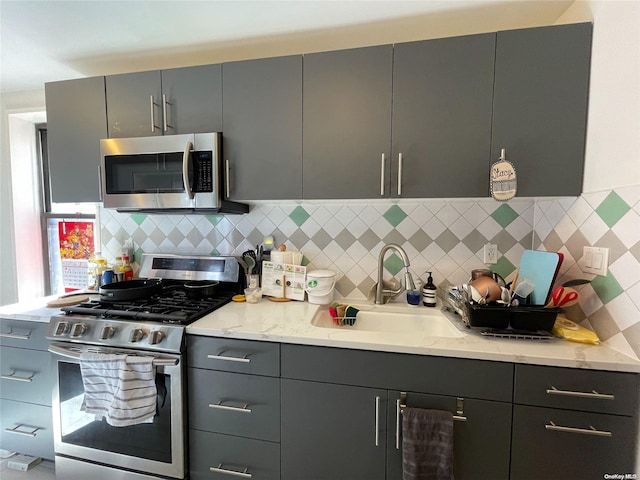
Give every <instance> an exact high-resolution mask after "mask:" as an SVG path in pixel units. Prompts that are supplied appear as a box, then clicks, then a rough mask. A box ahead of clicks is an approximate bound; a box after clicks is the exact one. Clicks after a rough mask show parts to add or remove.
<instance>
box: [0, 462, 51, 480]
mask: <svg viewBox="0 0 640 480" xmlns="http://www.w3.org/2000/svg"><path fill="white" fill-rule="evenodd" d="M0 478H2V480H55V478H56V472H55V468H54V463H53V462H52V461H49V460H43V461H42V462H40V463H39V464H38V465H36V466H35V467H33V468H32V469H31V470H29V471H28V472H19V471H18V470H10V469H8V468H5V469H4V470H2V471H1V472H0Z"/></svg>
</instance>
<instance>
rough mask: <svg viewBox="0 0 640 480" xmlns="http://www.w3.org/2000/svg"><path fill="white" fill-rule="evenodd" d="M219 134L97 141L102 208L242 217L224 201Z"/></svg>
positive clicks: (238, 206)
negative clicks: (221, 214)
mask: <svg viewBox="0 0 640 480" xmlns="http://www.w3.org/2000/svg"><path fill="white" fill-rule="evenodd" d="M221 148H222V134H221V133H218V132H215V133H193V134H187V135H165V136H157V137H137V138H107V139H103V140H100V154H101V157H102V160H101V164H100V167H101V172H100V181H101V190H102V201H103V202H104V207H105V208H113V209H116V210H118V211H127V212H157V213H246V212H248V211H249V206H248V205H246V204H243V203H238V202H232V201H229V200H228V199H227V198H226V197H228V190H229V188H228V187H229V185H228V177H227V176H226V174H228V172H225V171H224V170H223V168H222V161H221Z"/></svg>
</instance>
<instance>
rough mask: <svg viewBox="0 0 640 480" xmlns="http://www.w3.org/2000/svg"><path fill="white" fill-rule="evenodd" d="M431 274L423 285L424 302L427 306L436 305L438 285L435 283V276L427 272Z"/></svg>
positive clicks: (429, 273)
mask: <svg viewBox="0 0 640 480" xmlns="http://www.w3.org/2000/svg"><path fill="white" fill-rule="evenodd" d="M427 274H428V275H429V276H428V278H427V283H425V284H424V287H422V304H423V305H424V306H425V307H435V306H436V286H435V285H434V283H433V277H432V276H431V272H427Z"/></svg>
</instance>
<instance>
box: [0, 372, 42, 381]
mask: <svg viewBox="0 0 640 480" xmlns="http://www.w3.org/2000/svg"><path fill="white" fill-rule="evenodd" d="M34 376H35V373H32V374H31V376H30V377H19V376H18V375H16V372H11V373H10V374H9V375H2V376H0V378H2V379H3V380H14V381H16V382H31V381H32V380H33V377H34Z"/></svg>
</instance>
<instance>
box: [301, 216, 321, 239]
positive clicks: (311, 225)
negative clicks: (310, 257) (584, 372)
mask: <svg viewBox="0 0 640 480" xmlns="http://www.w3.org/2000/svg"><path fill="white" fill-rule="evenodd" d="M320 228H322V227H321V226H320V225H319V224H318V222H316V221H315V220H314V219H313V217H311V218H309V219H308V220H307V221H306V222H304V223H303V224H302V226H301V227H300V230H302V231H303V232H304V233H305V234H306V235H307V236H308V237H309V238H311V237H313V236H314V235H315V234H316V233H318V231H319V230H320Z"/></svg>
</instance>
